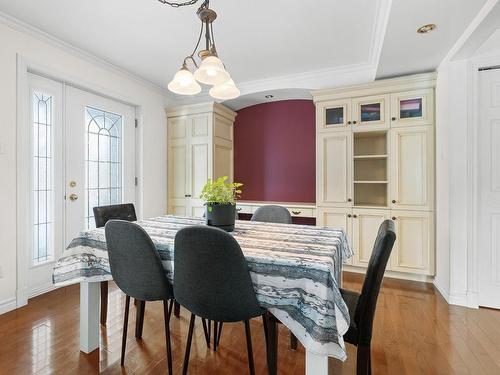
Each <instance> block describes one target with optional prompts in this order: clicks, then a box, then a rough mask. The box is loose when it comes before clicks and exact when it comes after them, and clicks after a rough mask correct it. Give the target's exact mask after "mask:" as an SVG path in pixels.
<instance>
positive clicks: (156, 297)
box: [105, 220, 174, 375]
mask: <svg viewBox="0 0 500 375" xmlns="http://www.w3.org/2000/svg"><path fill="white" fill-rule="evenodd" d="M105 232H106V243H107V247H108V255H109V266H110V269H111V275H112V276H113V279H114V281H115V283H116V285H118V287H119V288H120V289H121V290H122V291H123V292H124V293H125V295H126V298H125V317H124V320H123V336H122V353H121V365H122V366H123V365H124V363H125V348H126V344H127V326H128V313H129V308H130V297H133V298H136V299H138V300H140V301H163V317H164V320H165V341H166V349H167V366H168V373H169V374H170V375H172V348H171V344H170V315H171V313H172V305H173V301H174V300H173V298H174V293H173V289H172V285H171V284H170V283H169V281H168V279H167V276H166V273H165V270H164V269H163V266H162V263H161V259H160V256H159V255H158V252H157V251H156V248H155V245H154V244H153V241H152V240H151V238H150V237H149V235H148V234H147V233H146V231H145V230H144V229H142V228H141V227H140V226H139V225H137V224H135V223H131V222H128V221H124V220H110V221H108V222H107V223H106V226H105ZM169 302H170V303H169Z"/></svg>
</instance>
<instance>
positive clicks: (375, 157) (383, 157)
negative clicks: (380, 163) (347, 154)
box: [354, 155, 387, 160]
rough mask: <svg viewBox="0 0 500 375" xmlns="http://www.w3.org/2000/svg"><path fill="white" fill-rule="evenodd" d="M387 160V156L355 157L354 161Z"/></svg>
mask: <svg viewBox="0 0 500 375" xmlns="http://www.w3.org/2000/svg"><path fill="white" fill-rule="evenodd" d="M373 159H375V160H376V159H387V155H355V156H354V160H373Z"/></svg>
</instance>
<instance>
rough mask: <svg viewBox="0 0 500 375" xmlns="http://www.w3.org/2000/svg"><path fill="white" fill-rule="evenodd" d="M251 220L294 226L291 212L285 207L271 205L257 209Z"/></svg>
mask: <svg viewBox="0 0 500 375" xmlns="http://www.w3.org/2000/svg"><path fill="white" fill-rule="evenodd" d="M250 220H251V221H262V222H265V223H281V224H292V215H290V212H289V211H288V210H287V209H286V208H285V207H282V206H276V205H272V204H270V205H267V206H262V207H259V208H257V210H255V212H254V214H253V215H252V218H251V219H250Z"/></svg>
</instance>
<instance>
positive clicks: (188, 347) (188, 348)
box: [182, 313, 196, 375]
mask: <svg viewBox="0 0 500 375" xmlns="http://www.w3.org/2000/svg"><path fill="white" fill-rule="evenodd" d="M195 318H196V315H194V314H193V313H191V320H190V321H189V331H188V338H187V343H186V353H185V354H184V364H183V365H182V375H186V374H187V371H188V365H189V354H190V351H191V341H192V340H193V330H194V320H195Z"/></svg>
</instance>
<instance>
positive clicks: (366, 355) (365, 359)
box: [356, 345, 371, 375]
mask: <svg viewBox="0 0 500 375" xmlns="http://www.w3.org/2000/svg"><path fill="white" fill-rule="evenodd" d="M370 357H371V355H370V345H359V346H358V354H357V363H356V374H357V375H370V374H371V358H370Z"/></svg>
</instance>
